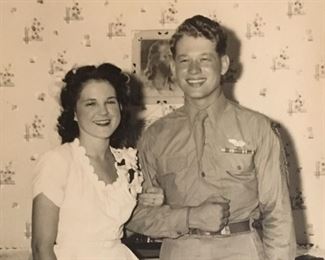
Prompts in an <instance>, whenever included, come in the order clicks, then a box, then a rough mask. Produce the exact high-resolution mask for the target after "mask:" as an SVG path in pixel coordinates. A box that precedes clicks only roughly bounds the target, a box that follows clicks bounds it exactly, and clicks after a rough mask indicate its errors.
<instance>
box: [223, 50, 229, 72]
mask: <svg viewBox="0 0 325 260" xmlns="http://www.w3.org/2000/svg"><path fill="white" fill-rule="evenodd" d="M229 65H230V60H229V56H228V55H226V54H225V55H223V56H222V57H221V75H225V74H226V72H227V71H228V69H229Z"/></svg>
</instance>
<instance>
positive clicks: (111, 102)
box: [106, 99, 117, 104]
mask: <svg viewBox="0 0 325 260" xmlns="http://www.w3.org/2000/svg"><path fill="white" fill-rule="evenodd" d="M116 103H117V101H116V100H114V99H112V100H107V101H106V104H116Z"/></svg>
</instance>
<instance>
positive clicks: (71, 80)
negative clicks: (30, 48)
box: [32, 63, 163, 260]
mask: <svg viewBox="0 0 325 260" xmlns="http://www.w3.org/2000/svg"><path fill="white" fill-rule="evenodd" d="M63 81H64V83H65V86H64V87H63V88H62V91H61V95H60V100H61V106H62V110H61V111H62V112H61V114H60V116H59V118H58V132H59V135H60V136H61V139H62V144H61V145H59V146H57V147H55V148H54V149H52V150H50V151H48V152H46V153H45V154H43V155H42V156H41V157H40V158H39V160H38V162H37V165H36V168H35V170H36V171H35V178H34V182H33V196H34V199H33V213H32V249H33V250H32V251H33V259H34V260H53V259H57V260H135V259H137V258H136V256H135V255H134V254H133V253H132V252H131V251H130V250H129V249H128V248H127V247H126V246H125V245H124V244H122V243H121V240H120V239H121V237H122V236H123V225H124V223H125V222H126V221H127V220H128V219H129V217H130V216H131V214H132V211H133V209H134V207H135V205H136V202H137V197H138V193H141V183H142V181H143V178H142V174H141V172H140V171H139V169H138V163H137V156H136V150H134V149H132V148H121V147H120V146H121V143H123V141H124V140H123V138H121V136H122V137H123V134H124V133H125V132H124V131H125V123H126V119H125V110H126V109H123V108H124V106H126V105H127V102H128V96H127V94H128V92H129V91H128V85H127V81H128V76H127V75H125V74H124V73H123V72H122V71H121V70H120V69H119V68H118V67H116V66H115V65H112V64H109V63H104V64H102V65H100V66H98V67H96V66H83V67H80V68H77V69H73V70H71V71H69V72H68V73H67V74H66V76H65V78H64V80H63ZM141 196H142V195H140V196H139V202H140V203H144V204H151V205H153V206H155V205H160V204H162V201H163V195H162V192H160V191H157V192H156V195H153V196H143V197H141Z"/></svg>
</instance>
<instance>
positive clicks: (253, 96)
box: [0, 0, 325, 249]
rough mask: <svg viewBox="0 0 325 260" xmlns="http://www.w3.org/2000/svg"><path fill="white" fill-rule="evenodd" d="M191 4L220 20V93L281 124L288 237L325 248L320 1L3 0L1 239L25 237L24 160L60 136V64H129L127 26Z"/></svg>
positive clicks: (28, 173)
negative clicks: (226, 54)
mask: <svg viewBox="0 0 325 260" xmlns="http://www.w3.org/2000/svg"><path fill="white" fill-rule="evenodd" d="M198 13H199V14H203V15H206V16H209V17H210V18H212V19H216V20H217V21H219V22H221V23H222V24H223V25H224V26H225V27H226V28H228V30H229V36H230V38H231V40H232V43H231V45H230V51H231V52H230V56H231V60H232V65H231V68H230V72H229V73H228V74H227V77H226V79H225V81H226V84H225V91H226V93H227V95H229V97H232V98H234V99H235V100H238V101H239V102H240V103H241V104H243V105H245V106H247V107H250V108H252V109H255V110H258V111H260V112H263V113H265V114H267V115H268V116H270V117H271V118H273V119H274V120H276V121H278V122H279V123H280V124H281V127H282V128H281V132H282V134H283V136H284V146H285V148H286V155H287V159H288V162H289V171H290V183H291V196H292V206H293V209H294V216H295V224H296V230H297V235H298V241H299V242H300V243H313V244H314V245H315V246H318V247H321V248H325V221H324V219H325V207H324V201H325V48H324V46H325V1H324V0H319V1H316V0H314V1H307V0H306V1H303V0H296V1H285V0H283V1H258V0H256V1H244V0H242V1H240V0H237V1H217V0H215V1H202V0H200V1H198V0H197V1H186V0H178V1H177V0H172V1H167V0H166V1H154V0H151V1H136V0H121V1H118V0H96V1H87V0H80V1H72V0H71V1H70V0H65V1H55V0H25V1H15V0H10V1H9V0H1V1H0V19H1V20H0V37H1V40H0V57H1V60H0V125H1V128H0V129H1V130H0V131H1V133H0V147H1V150H0V210H1V211H0V230H1V231H0V249H1V248H20V247H29V244H30V237H31V225H30V223H31V216H30V215H31V199H32V198H31V179H32V169H33V166H34V163H35V160H36V159H37V157H38V155H39V154H40V153H42V152H43V151H46V150H48V149H49V148H51V147H53V146H54V145H56V144H58V143H59V141H58V137H57V134H56V133H55V123H56V117H57V115H58V111H59V108H58V105H57V94H58V92H59V90H60V87H61V83H60V79H61V77H62V76H63V75H64V73H65V72H66V71H67V69H69V68H71V67H72V66H75V65H82V64H88V63H95V64H98V63H101V62H104V61H110V62H112V63H116V64H117V65H119V66H120V67H122V68H124V69H125V70H128V71H130V72H132V71H133V70H134V66H135V65H136V64H133V63H134V59H132V57H133V56H134V53H132V41H133V39H134V34H135V32H136V31H139V30H154V29H159V30H163V29H174V28H175V27H176V26H177V24H179V23H180V22H181V21H183V20H184V19H185V18H187V17H189V16H192V15H194V14H198ZM157 101H158V102H154V103H151V104H148V105H147V106H146V110H145V111H144V116H145V117H146V118H147V120H148V121H147V122H149V123H150V122H152V121H153V120H155V119H156V118H158V117H160V116H161V115H163V114H166V113H168V112H169V111H171V110H172V109H174V108H175V107H177V106H179V105H181V102H175V101H173V100H172V99H168V98H167V99H166V100H165V99H164V100H157ZM155 103H156V104H155Z"/></svg>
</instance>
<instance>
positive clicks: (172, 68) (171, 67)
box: [170, 59, 176, 78]
mask: <svg viewBox="0 0 325 260" xmlns="http://www.w3.org/2000/svg"><path fill="white" fill-rule="evenodd" d="M170 69H171V71H172V74H173V77H174V78H175V76H176V73H175V72H176V68H175V60H174V59H172V60H171V61H170Z"/></svg>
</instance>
